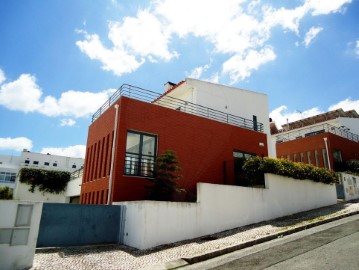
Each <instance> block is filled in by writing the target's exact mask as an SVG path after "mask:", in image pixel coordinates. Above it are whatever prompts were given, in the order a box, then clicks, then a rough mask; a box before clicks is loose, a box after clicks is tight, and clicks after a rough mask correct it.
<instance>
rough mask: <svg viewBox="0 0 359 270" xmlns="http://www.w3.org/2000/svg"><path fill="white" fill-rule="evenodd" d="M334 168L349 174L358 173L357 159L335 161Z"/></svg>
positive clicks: (358, 164) (358, 162) (358, 163)
mask: <svg viewBox="0 0 359 270" xmlns="http://www.w3.org/2000/svg"><path fill="white" fill-rule="evenodd" d="M334 169H335V171H337V172H347V173H350V174H355V175H359V160H348V161H344V162H335V163H334Z"/></svg>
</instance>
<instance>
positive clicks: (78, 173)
mask: <svg viewBox="0 0 359 270" xmlns="http://www.w3.org/2000/svg"><path fill="white" fill-rule="evenodd" d="M83 172H84V168H83V167H81V168H80V169H78V170H76V171H74V172H72V173H71V176H70V180H73V179H76V178H79V177H82V175H83Z"/></svg>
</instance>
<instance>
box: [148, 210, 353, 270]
mask: <svg viewBox="0 0 359 270" xmlns="http://www.w3.org/2000/svg"><path fill="white" fill-rule="evenodd" d="M358 214H359V211H354V212H350V213H346V214H342V215H339V216H335V217H331V218H328V219H324V220H320V221H317V222H313V223H309V224H306V225H302V226H299V227H296V228H293V229H289V230H285V231H282V232H278V233H275V234H272V235H268V236H264V237H261V238H258V239H255V240H251V241H248V242H244V243H241V244H237V245H233V246H229V247H226V248H223V249H219V250H215V251H211V252H208V253H205V254H200V255H196V256H193V257H185V258H180V259H176V260H173V261H169V262H167V263H163V264H159V265H152V266H150V267H146V268H143V269H155V270H165V269H166V270H169V269H179V268H181V267H184V266H188V265H190V264H195V263H199V262H203V261H206V260H209V259H212V258H215V257H218V256H222V255H224V254H228V253H231V252H234V251H237V250H240V249H244V248H248V247H252V246H254V245H258V244H261V243H264V242H268V241H271V240H274V239H277V238H281V237H283V236H287V235H290V234H293V233H296V232H300V231H304V230H306V229H310V228H313V227H316V226H319V225H322V224H326V223H329V222H332V221H336V220H339V219H342V218H346V217H350V216H354V215H358Z"/></svg>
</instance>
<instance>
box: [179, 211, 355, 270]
mask: <svg viewBox="0 0 359 270" xmlns="http://www.w3.org/2000/svg"><path fill="white" fill-rule="evenodd" d="M181 269H236V270H241V269H246V270H259V269H270V270H273V269H277V270H278V269H286V270H287V269H289V270H292V269H293V270H294V269H326V270H328V269H329V270H330V269H347V270H351V269H353V270H354V269H355V270H357V269H359V217H358V216H354V217H349V218H345V219H343V220H341V221H336V222H331V223H329V224H325V225H322V226H319V227H317V228H313V229H309V230H306V231H303V232H300V233H296V234H294V235H291V236H287V237H284V238H283V239H276V240H273V241H270V242H267V243H265V244H261V245H258V246H254V247H251V248H248V249H244V250H240V251H236V252H233V253H230V254H226V255H223V256H220V257H217V258H213V259H211V260H208V261H205V262H202V263H198V264H194V265H190V266H187V267H184V268H181Z"/></svg>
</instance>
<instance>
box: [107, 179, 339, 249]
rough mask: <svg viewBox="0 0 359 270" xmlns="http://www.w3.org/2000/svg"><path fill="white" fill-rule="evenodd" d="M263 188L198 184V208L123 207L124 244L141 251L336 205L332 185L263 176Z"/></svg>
mask: <svg viewBox="0 0 359 270" xmlns="http://www.w3.org/2000/svg"><path fill="white" fill-rule="evenodd" d="M266 187H267V188H266V189H259V188H246V187H237V186H224V185H213V184H205V183H199V184H198V185H197V197H198V202H197V203H171V202H154V201H139V202H124V203H114V204H122V205H126V224H125V235H124V244H126V245H129V246H133V247H136V248H139V249H146V248H151V247H154V246H158V245H162V244H168V243H172V242H176V241H180V240H185V239H191V238H195V237H200V236H203V235H208V234H212V233H216V232H220V231H224V230H228V229H232V228H236V227H240V226H244V225H248V224H252V223H256V222H260V221H264V220H270V219H274V218H277V217H281V216H285V215H290V214H293V213H297V212H301V211H306V210H310V209H314V208H319V207H323V206H326V205H332V204H335V203H336V190H335V186H334V185H325V184H322V183H315V182H313V181H309V180H294V179H290V178H287V177H282V176H278V175H271V174H267V175H266Z"/></svg>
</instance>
